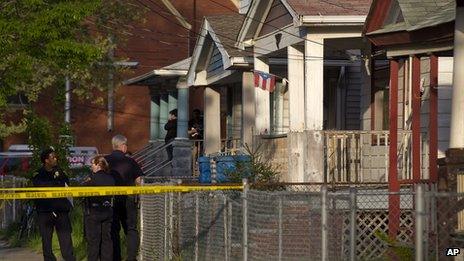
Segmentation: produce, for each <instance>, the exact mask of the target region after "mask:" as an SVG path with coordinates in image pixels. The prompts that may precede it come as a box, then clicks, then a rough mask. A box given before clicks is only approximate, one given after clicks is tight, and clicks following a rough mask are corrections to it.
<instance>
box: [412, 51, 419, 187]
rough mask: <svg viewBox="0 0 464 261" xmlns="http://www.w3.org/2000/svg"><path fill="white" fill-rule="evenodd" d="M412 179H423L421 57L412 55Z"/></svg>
mask: <svg viewBox="0 0 464 261" xmlns="http://www.w3.org/2000/svg"><path fill="white" fill-rule="evenodd" d="M411 78H412V102H411V103H412V179H413V181H414V183H418V182H419V181H420V179H421V163H420V158H421V137H420V135H421V129H420V113H421V92H420V82H421V77H420V57H417V56H414V57H412V76H411Z"/></svg>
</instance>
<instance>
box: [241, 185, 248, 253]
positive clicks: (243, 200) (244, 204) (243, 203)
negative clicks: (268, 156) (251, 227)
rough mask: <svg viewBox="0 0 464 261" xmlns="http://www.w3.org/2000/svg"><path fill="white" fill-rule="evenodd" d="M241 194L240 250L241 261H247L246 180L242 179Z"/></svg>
mask: <svg viewBox="0 0 464 261" xmlns="http://www.w3.org/2000/svg"><path fill="white" fill-rule="evenodd" d="M242 182H243V193H242V208H243V210H242V214H243V217H242V219H243V220H242V222H243V231H242V233H243V235H242V248H243V258H242V260H243V261H248V198H247V196H248V180H247V179H243V180H242Z"/></svg>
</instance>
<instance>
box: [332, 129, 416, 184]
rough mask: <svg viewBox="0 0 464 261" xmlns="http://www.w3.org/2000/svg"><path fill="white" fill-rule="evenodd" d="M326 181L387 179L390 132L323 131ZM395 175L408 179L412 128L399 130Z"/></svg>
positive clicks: (373, 180)
mask: <svg viewBox="0 0 464 261" xmlns="http://www.w3.org/2000/svg"><path fill="white" fill-rule="evenodd" d="M324 138H325V139H324V140H325V181H326V182H388V169H389V144H390V134H389V131H325V132H324ZM397 156H398V178H399V179H410V178H411V131H398V149H397Z"/></svg>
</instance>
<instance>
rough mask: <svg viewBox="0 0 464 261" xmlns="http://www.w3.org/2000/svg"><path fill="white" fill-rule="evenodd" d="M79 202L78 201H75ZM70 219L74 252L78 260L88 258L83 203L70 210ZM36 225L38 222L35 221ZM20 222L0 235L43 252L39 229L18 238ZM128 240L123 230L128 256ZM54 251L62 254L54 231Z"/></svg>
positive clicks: (16, 244) (123, 245) (122, 237)
mask: <svg viewBox="0 0 464 261" xmlns="http://www.w3.org/2000/svg"><path fill="white" fill-rule="evenodd" d="M75 203H77V202H75ZM70 219H71V225H72V234H71V237H72V241H73V246H74V253H75V255H76V259H77V260H86V259H87V258H86V257H87V243H86V240H85V238H84V222H83V221H84V216H83V207H82V205H81V204H79V203H78V204H76V205H75V207H74V209H73V210H72V211H71V212H70ZM35 226H37V224H36V223H35ZM19 228H20V224H19V222H15V223H13V224H11V225H10V226H9V227H8V228H7V229H4V230H1V231H0V236H1V237H2V238H4V239H6V240H8V242H9V244H10V245H11V246H13V247H28V248H31V249H32V250H34V251H37V252H40V253H41V252H42V238H41V237H40V235H39V233H38V230H37V229H35V230H34V232H33V233H32V234H31V235H30V236H29V238H25V239H23V240H18V237H19V236H18V233H19ZM125 246H126V242H125V235H124V233H123V231H122V230H121V255H122V257H125V256H126V247H125ZM52 247H53V253H54V254H55V256H57V257H58V256H61V252H60V246H59V243H58V237H57V235H56V232H55V233H53V241H52Z"/></svg>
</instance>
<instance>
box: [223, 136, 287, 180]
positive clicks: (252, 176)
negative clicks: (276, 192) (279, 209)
mask: <svg viewBox="0 0 464 261" xmlns="http://www.w3.org/2000/svg"><path fill="white" fill-rule="evenodd" d="M244 148H245V151H246V155H248V156H250V158H251V161H250V162H237V163H236V169H235V170H233V171H229V172H228V173H227V174H228V176H229V179H230V181H232V182H236V183H239V182H242V179H243V178H247V179H248V182H250V183H274V182H278V181H279V177H280V172H279V171H278V167H279V166H276V165H273V164H272V163H270V162H268V161H265V160H263V149H262V147H261V144H260V145H258V146H257V147H256V148H255V149H253V148H250V147H249V146H248V144H245V146H244Z"/></svg>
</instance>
